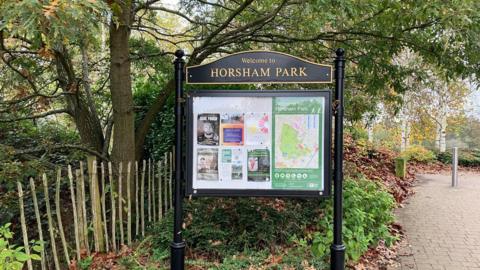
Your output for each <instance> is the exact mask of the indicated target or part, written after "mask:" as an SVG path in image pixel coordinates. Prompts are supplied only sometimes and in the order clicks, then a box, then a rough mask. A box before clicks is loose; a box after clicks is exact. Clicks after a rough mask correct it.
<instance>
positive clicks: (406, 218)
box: [396, 173, 480, 270]
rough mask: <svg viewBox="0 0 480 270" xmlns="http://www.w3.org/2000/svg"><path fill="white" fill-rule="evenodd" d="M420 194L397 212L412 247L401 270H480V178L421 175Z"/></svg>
mask: <svg viewBox="0 0 480 270" xmlns="http://www.w3.org/2000/svg"><path fill="white" fill-rule="evenodd" d="M418 179H419V182H418V184H417V187H416V188H415V190H416V194H415V195H413V197H412V198H410V199H409V200H408V202H407V204H406V205H405V207H404V208H400V209H398V210H397V213H396V214H397V217H398V220H399V223H400V224H402V226H403V227H404V229H405V232H406V237H407V242H408V244H409V245H408V246H407V247H403V248H401V250H400V252H399V255H400V261H401V265H402V266H401V270H410V269H418V270H422V269H448V270H450V269H451V270H461V269H478V270H480V175H478V174H477V175H475V174H473V173H460V174H459V186H458V187H457V188H452V187H451V186H450V185H451V176H449V175H420V176H418Z"/></svg>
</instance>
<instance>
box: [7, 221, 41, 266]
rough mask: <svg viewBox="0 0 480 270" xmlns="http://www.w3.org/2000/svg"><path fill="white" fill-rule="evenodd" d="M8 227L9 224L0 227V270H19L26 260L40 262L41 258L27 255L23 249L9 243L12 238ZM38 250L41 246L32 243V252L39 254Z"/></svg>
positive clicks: (32, 254) (36, 255) (33, 254)
mask: <svg viewBox="0 0 480 270" xmlns="http://www.w3.org/2000/svg"><path fill="white" fill-rule="evenodd" d="M10 225H11V224H10V223H7V224H5V225H3V226H1V227H0V269H5V270H21V269H23V265H24V264H25V262H26V261H27V260H29V259H32V260H40V259H41V258H40V256H38V254H35V253H31V254H30V255H27V254H26V253H25V252H24V251H23V250H24V247H22V246H20V247H17V246H15V245H11V244H10V243H9V241H10V239H12V238H13V233H12V232H11V231H10ZM40 250H41V244H40V243H38V242H34V245H33V246H32V251H34V252H37V253H39V252H40Z"/></svg>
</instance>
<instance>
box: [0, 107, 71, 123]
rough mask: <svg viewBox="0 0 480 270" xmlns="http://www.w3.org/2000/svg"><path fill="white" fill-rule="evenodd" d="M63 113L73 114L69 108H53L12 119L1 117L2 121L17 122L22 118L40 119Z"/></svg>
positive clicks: (0, 121) (0, 120)
mask: <svg viewBox="0 0 480 270" xmlns="http://www.w3.org/2000/svg"><path fill="white" fill-rule="evenodd" d="M61 113H67V114H71V113H70V111H69V110H67V109H60V110H52V111H48V112H44V113H40V114H36V115H30V116H24V117H18V118H10V119H0V123H10V122H16V121H21V120H31V119H38V118H43V117H46V116H49V115H54V114H61Z"/></svg>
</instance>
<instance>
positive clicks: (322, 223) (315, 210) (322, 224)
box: [150, 179, 395, 269]
mask: <svg viewBox="0 0 480 270" xmlns="http://www.w3.org/2000/svg"><path fill="white" fill-rule="evenodd" d="M380 185H381V184H377V183H375V182H372V181H369V180H366V179H360V180H351V179H350V180H347V181H346V183H345V201H344V211H345V214H344V216H345V219H344V239H345V245H346V246H347V257H348V258H349V259H350V260H358V258H359V257H360V256H361V255H362V254H363V253H364V252H365V251H366V250H367V249H368V247H369V246H372V245H375V244H377V242H378V241H379V240H381V239H384V240H385V242H386V243H387V244H391V243H392V242H393V241H394V240H395V237H393V236H391V234H390V232H389V229H388V226H389V224H390V223H391V222H393V214H392V209H393V207H394V204H395V203H394V199H393V197H392V196H391V195H390V194H389V193H388V192H387V191H386V190H385V188H383V187H381V186H380ZM331 202H332V200H330V199H329V200H318V199H309V200H302V199H285V200H284V201H278V200H274V199H269V200H267V199H250V198H235V199H225V198H223V199H216V198H201V199H195V200H193V201H188V202H186V204H185V208H186V217H185V224H186V228H185V230H184V231H183V236H184V238H185V239H186V241H187V246H188V248H189V249H190V250H191V251H192V252H193V253H194V254H201V256H202V257H204V258H205V257H206V258H209V260H211V259H213V260H219V261H220V262H222V266H224V265H223V264H227V265H229V267H230V266H231V268H228V267H227V268H221V267H220V268H218V269H245V268H246V265H251V264H255V261H256V260H257V259H260V257H262V256H260V254H263V253H262V252H267V254H270V253H271V251H272V250H278V248H279V247H282V246H283V247H290V248H289V249H288V250H289V251H288V254H297V255H295V256H293V255H292V256H287V257H288V258H287V257H284V261H285V263H287V261H288V265H289V266H291V265H298V266H299V267H301V263H302V261H304V260H309V261H310V263H312V265H315V266H318V267H320V268H323V267H321V265H325V262H326V261H328V258H329V251H330V245H331V243H332V239H333V233H332V228H333V209H332V203H331ZM172 226H173V222H172V213H169V214H168V215H167V216H166V217H165V218H164V219H163V220H162V222H160V223H159V224H156V225H155V226H153V227H152V228H151V231H150V233H151V234H152V235H153V244H152V245H153V246H155V247H156V249H155V250H154V251H153V256H154V257H155V258H157V259H159V260H163V259H166V258H168V255H169V244H170V242H171V232H172ZM248 254H259V256H250V255H248ZM298 254H301V255H298ZM247 255H248V256H247ZM239 258H245V260H243V261H242V260H239ZM234 261H236V263H233V262H234ZM261 261H265V258H263V259H261ZM233 265H235V267H236V266H237V265H238V268H235V267H234V266H233ZM215 269H217V268H215Z"/></svg>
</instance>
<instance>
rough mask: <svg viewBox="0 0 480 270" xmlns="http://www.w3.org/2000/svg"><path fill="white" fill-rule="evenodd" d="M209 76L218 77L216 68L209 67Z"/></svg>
mask: <svg viewBox="0 0 480 270" xmlns="http://www.w3.org/2000/svg"><path fill="white" fill-rule="evenodd" d="M210 77H212V78H213V77H218V68H215V69H213V68H212V69H210Z"/></svg>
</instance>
